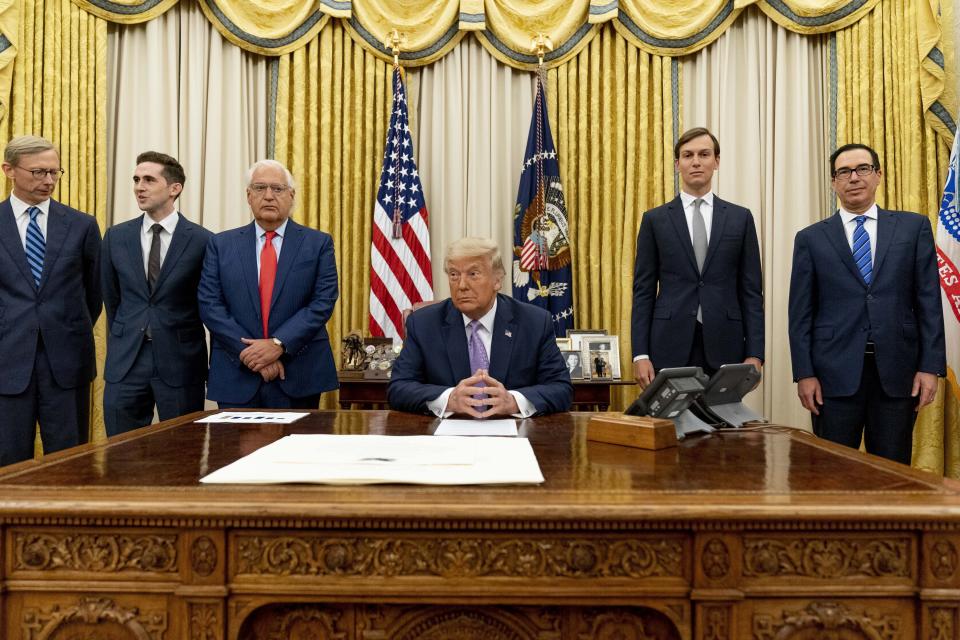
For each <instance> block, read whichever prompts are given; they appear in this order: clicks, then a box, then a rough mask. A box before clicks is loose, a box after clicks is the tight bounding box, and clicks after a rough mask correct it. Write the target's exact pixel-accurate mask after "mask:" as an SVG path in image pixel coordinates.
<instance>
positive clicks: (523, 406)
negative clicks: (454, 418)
mask: <svg viewBox="0 0 960 640" xmlns="http://www.w3.org/2000/svg"><path fill="white" fill-rule="evenodd" d="M460 315H462V316H463V332H464V335H466V336H467V343H468V344H469V342H470V329H469V328H468V327H467V325H469V324H470V323H471V322H473V320H472V319H471V318H470V317H468V316H466V315H464V314H460ZM496 316H497V299H496V298H494V299H493V307H491V308H490V311H487V312H486V313H485V314H484V315H483V316H481V317H480V325H479V326H478V327H477V336H478V337H479V338H480V342H481V343H483V348H484V349H485V350H486V352H487V360H488V361H489V359H490V347H491V346H492V345H493V322H494V320H495V319H496ZM474 373H476V372H474V371H471V372H470V375H471V376H472V375H473V374H474ZM453 389H454V388H453V387H450V388H449V389H446V390H445V391H444V392H443V393H441V394H440V395H439V396H437V397H436V398H434V399H433V400H431V401H430V402H428V403H427V409H429V410H430V411H432V412H433V414H434V415H436V416H440V417H441V418H446V417H448V416H450V415H452V413H453V412H451V411H447V401H449V400H450V394H451V393H453ZM508 393H509V394H510V395H512V396H513V397H514V399H515V400H516V401H517V408H518V409H520V413H515V414H513V417H515V418H529V417H530V416H532V415H533V414H534V413H536V412H537V408H536V407H535V406H534V405H533V403H532V402H530V401H529V400H527V399H526V398H525V397H524V395H523V394H522V393H520V392H519V391H510V390H508Z"/></svg>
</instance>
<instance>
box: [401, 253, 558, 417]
mask: <svg viewBox="0 0 960 640" xmlns="http://www.w3.org/2000/svg"><path fill="white" fill-rule="evenodd" d="M443 264H444V271H445V272H446V274H447V278H448V280H449V282H450V298H449V299H448V300H444V301H443V302H440V303H438V304H434V305H430V306H426V307H422V308H420V309H418V310H417V311H414V312H413V313H412V314H410V317H409V318H407V324H406V336H407V338H406V340H405V341H404V344H403V350H402V351H401V352H400V355H399V357H398V358H397V359H396V361H395V362H394V364H393V371H392V375H391V377H390V384H389V386H388V387H387V400H388V402H389V403H390V408H391V409H398V410H400V411H412V412H416V413H432V414H434V415H437V416H448V415H452V414H459V415H464V416H469V417H472V418H489V417H494V416H515V417H523V418H526V417H529V416H532V415H537V414H543V413H553V412H557V411H566V410H568V409H569V408H570V402H571V400H572V398H573V387H572V385H571V384H570V374H569V373H568V371H567V366H566V365H565V364H564V362H563V356H562V355H561V354H560V349H559V348H558V347H557V342H556V338H555V336H554V333H553V321H552V319H551V317H550V314H549V313H548V312H547V311H546V310H544V309H541V308H539V307H536V306H534V305H531V304H527V303H525V302H520V301H518V300H515V299H513V298H508V297H507V296H503V295H499V294H498V293H497V292H498V291H499V290H500V287H501V285H502V283H503V276H504V273H505V272H504V268H503V260H502V259H501V257H500V250H499V248H498V247H497V245H496V243H494V242H493V241H492V240H489V239H487V238H463V239H461V240H457V241H456V242H454V243H452V244H451V245H450V246H449V247H448V248H447V253H446V256H445V257H444V263H443Z"/></svg>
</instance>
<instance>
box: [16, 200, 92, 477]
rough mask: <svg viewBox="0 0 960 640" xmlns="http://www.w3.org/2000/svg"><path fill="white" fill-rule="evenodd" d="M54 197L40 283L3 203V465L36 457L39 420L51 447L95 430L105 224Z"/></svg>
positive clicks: (69, 443)
mask: <svg viewBox="0 0 960 640" xmlns="http://www.w3.org/2000/svg"><path fill="white" fill-rule="evenodd" d="M49 203H50V204H49V212H48V214H47V228H46V235H45V238H44V239H45V242H46V250H45V254H44V260H43V275H42V277H41V279H40V286H39V288H38V287H37V286H36V284H35V282H34V279H33V275H32V273H31V271H30V267H29V265H28V263H27V258H26V253H25V252H24V248H23V243H22V240H21V238H20V232H19V230H18V228H17V221H16V218H15V217H14V213H13V208H12V207H11V205H10V200H4V201H3V202H2V203H0V244H2V246H3V248H2V249H0V359H2V361H3V365H4V370H3V375H2V376H0V415H2V416H3V424H2V428H0V464H10V463H13V462H18V461H20V460H26V459H28V458H31V457H33V442H34V435H35V425H36V424H37V422H38V421H39V423H40V437H41V439H42V440H43V449H44V452H45V453H52V452H54V451H59V450H60V449H65V448H67V447H72V446H74V445H77V444H81V443H84V442H86V441H87V439H88V437H89V418H90V416H89V413H90V382H91V381H92V380H93V379H94V378H95V377H96V375H97V362H96V356H95V350H94V343H93V323H94V322H96V319H97V317H98V316H99V315H100V311H101V309H102V306H103V305H102V302H101V299H100V280H99V278H98V275H97V259H98V256H99V254H100V229H99V227H98V226H97V221H96V220H95V219H94V218H93V217H92V216H89V215H87V214H86V213H83V212H80V211H77V210H76V209H72V208H70V207H68V206H66V205H63V204H60V203H59V202H57V201H55V200H50V201H49Z"/></svg>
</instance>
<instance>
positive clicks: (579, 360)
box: [560, 349, 590, 380]
mask: <svg viewBox="0 0 960 640" xmlns="http://www.w3.org/2000/svg"><path fill="white" fill-rule="evenodd" d="M560 355H562V356H563V362H564V364H566V365H567V371H568V372H569V373H570V379H571V380H583V379H584V374H586V379H588V380H589V379H590V369H589V368H587V370H586V371H584V370H583V356H582V355H581V354H580V352H579V351H574V350H573V349H564V350H562V351H561V352H560Z"/></svg>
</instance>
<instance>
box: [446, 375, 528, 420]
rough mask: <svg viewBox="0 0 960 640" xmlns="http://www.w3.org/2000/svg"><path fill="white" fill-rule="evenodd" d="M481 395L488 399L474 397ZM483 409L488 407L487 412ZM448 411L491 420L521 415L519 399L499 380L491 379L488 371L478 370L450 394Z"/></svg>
mask: <svg viewBox="0 0 960 640" xmlns="http://www.w3.org/2000/svg"><path fill="white" fill-rule="evenodd" d="M479 394H485V395H486V396H487V397H486V398H474V397H473V396H475V395H479ZM481 407H486V408H487V409H486V411H481V410H480V408H481ZM447 411H451V412H453V413H457V414H464V415H468V416H470V417H472V418H489V417H491V416H509V415H513V414H515V413H520V407H519V406H517V399H516V398H514V397H513V394H512V393H510V392H509V391H507V388H506V387H504V386H503V384H501V383H500V381H499V380H496V379H495V378H491V377H490V375H489V373H488V372H487V370H486V369H477V371H476V373H474V374H473V375H472V376H470V377H469V378H464V379H463V380H461V381H460V384H458V385H457V386H456V387H454V388H453V391H451V392H450V397H449V398H447Z"/></svg>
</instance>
